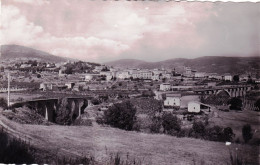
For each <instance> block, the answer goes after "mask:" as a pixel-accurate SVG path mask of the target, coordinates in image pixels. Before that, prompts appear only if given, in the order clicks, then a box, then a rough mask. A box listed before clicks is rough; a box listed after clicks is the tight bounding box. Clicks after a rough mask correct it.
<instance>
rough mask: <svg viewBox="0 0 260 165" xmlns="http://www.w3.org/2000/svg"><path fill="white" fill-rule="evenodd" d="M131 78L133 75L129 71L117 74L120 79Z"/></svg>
mask: <svg viewBox="0 0 260 165" xmlns="http://www.w3.org/2000/svg"><path fill="white" fill-rule="evenodd" d="M130 76H131V75H130V74H129V72H127V71H122V72H117V78H119V79H125V78H130Z"/></svg>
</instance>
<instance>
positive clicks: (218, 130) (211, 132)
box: [207, 126, 223, 141]
mask: <svg viewBox="0 0 260 165" xmlns="http://www.w3.org/2000/svg"><path fill="white" fill-rule="evenodd" d="M222 131H223V128H222V127H220V126H214V127H212V128H209V129H207V139H208V140H210V141H222V135H223V133H222Z"/></svg>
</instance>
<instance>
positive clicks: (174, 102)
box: [164, 94, 181, 107]
mask: <svg viewBox="0 0 260 165" xmlns="http://www.w3.org/2000/svg"><path fill="white" fill-rule="evenodd" d="M164 106H165V107H180V106H181V94H166V100H164Z"/></svg>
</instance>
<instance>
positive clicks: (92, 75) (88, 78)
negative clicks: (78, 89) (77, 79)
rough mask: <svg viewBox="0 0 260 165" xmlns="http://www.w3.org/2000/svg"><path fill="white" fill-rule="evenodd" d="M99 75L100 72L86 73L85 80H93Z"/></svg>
mask: <svg viewBox="0 0 260 165" xmlns="http://www.w3.org/2000/svg"><path fill="white" fill-rule="evenodd" d="M98 76H99V74H86V75H85V81H91V80H93V79H94V78H96V77H98Z"/></svg>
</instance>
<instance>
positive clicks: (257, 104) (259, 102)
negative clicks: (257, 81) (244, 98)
mask: <svg viewBox="0 0 260 165" xmlns="http://www.w3.org/2000/svg"><path fill="white" fill-rule="evenodd" d="M255 106H256V107H258V110H260V99H258V100H257V101H256V102H255Z"/></svg>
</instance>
